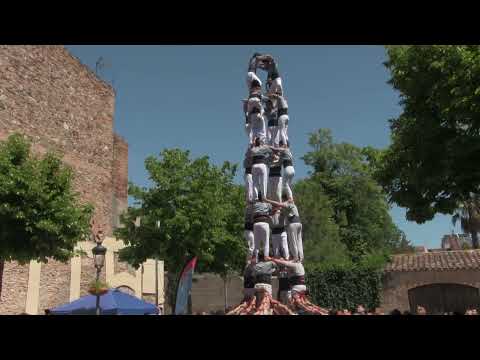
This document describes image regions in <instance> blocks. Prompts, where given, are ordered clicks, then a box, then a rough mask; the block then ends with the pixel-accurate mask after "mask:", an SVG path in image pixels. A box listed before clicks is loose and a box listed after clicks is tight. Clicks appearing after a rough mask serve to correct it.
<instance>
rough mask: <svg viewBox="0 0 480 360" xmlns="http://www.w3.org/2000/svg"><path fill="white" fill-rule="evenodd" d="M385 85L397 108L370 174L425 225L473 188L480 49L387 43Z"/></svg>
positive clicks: (477, 183) (478, 147) (477, 174)
mask: <svg viewBox="0 0 480 360" xmlns="http://www.w3.org/2000/svg"><path fill="white" fill-rule="evenodd" d="M386 50H387V55H388V60H387V61H386V63H385V66H386V67H387V68H388V69H389V71H390V73H391V79H390V80H389V83H390V84H391V85H392V86H393V88H394V89H395V90H397V91H398V92H399V95H400V99H401V101H400V105H401V106H402V113H401V114H400V115H399V116H398V117H397V118H395V119H392V120H390V129H391V139H392V143H391V145H390V147H389V148H388V149H387V150H386V151H385V153H384V154H382V156H381V161H379V169H378V171H377V173H376V178H377V179H378V181H379V182H380V183H381V184H382V185H383V187H384V189H385V191H386V192H387V194H388V196H389V199H390V200H391V201H393V202H395V203H396V204H398V205H399V206H401V207H404V208H406V210H407V212H406V216H407V219H408V220H413V221H416V222H417V223H423V222H425V221H428V220H431V219H432V218H433V217H434V215H435V214H436V213H442V214H452V213H453V212H454V211H455V210H456V209H457V208H458V207H459V204H462V203H464V202H465V201H468V200H469V197H470V193H479V190H480V170H479V168H478V166H477V159H478V158H479V156H480V121H479V120H478V119H480V47H479V46H478V45H469V46H458V45H455V46H454V45H448V46H446V45H435V46H432V45H429V46H387V48H386Z"/></svg>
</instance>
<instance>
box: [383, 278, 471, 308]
mask: <svg viewBox="0 0 480 360" xmlns="http://www.w3.org/2000/svg"><path fill="white" fill-rule="evenodd" d="M446 283H448V284H462V285H470V286H474V287H477V288H480V271H479V270H467V269H464V270H450V271H398V272H387V273H386V274H385V276H384V281H383V292H382V309H383V310H384V311H386V312H389V311H391V310H393V309H399V310H401V311H405V310H410V303H409V299H408V290H410V289H413V288H416V287H417V286H422V285H427V284H446Z"/></svg>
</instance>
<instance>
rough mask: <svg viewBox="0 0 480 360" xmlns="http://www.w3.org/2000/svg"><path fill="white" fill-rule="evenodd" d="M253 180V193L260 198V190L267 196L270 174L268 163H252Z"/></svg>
mask: <svg viewBox="0 0 480 360" xmlns="http://www.w3.org/2000/svg"><path fill="white" fill-rule="evenodd" d="M252 180H253V191H254V193H253V195H254V197H255V199H256V198H258V192H259V191H261V192H262V196H263V197H266V196H267V186H268V175H267V165H265V164H253V165H252Z"/></svg>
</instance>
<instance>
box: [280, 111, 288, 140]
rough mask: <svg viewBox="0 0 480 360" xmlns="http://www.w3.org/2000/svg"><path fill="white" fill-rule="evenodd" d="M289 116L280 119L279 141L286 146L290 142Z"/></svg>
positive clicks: (285, 115)
mask: <svg viewBox="0 0 480 360" xmlns="http://www.w3.org/2000/svg"><path fill="white" fill-rule="evenodd" d="M287 123H288V115H287V114H284V115H282V116H280V117H279V118H278V141H279V142H280V141H283V143H284V144H286V143H287V141H288V131H287V130H288V125H287Z"/></svg>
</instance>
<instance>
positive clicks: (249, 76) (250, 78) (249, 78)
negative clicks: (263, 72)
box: [247, 71, 262, 89]
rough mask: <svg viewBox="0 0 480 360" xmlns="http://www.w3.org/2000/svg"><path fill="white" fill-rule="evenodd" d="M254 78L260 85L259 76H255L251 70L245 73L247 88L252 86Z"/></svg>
mask: <svg viewBox="0 0 480 360" xmlns="http://www.w3.org/2000/svg"><path fill="white" fill-rule="evenodd" d="M254 80H257V81H258V82H259V83H260V86H262V80H260V78H259V77H258V76H257V74H255V73H254V72H253V71H249V72H248V73H247V86H248V89H250V88H251V87H252V82H253V81H254Z"/></svg>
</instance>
